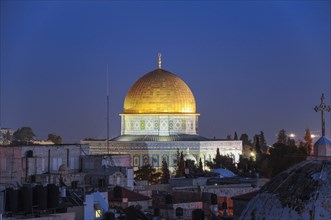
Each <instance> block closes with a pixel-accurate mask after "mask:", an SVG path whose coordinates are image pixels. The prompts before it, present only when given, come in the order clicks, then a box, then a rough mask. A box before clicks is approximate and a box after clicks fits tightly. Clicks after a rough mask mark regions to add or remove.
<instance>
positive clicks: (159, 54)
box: [158, 52, 162, 69]
mask: <svg viewBox="0 0 331 220" xmlns="http://www.w3.org/2000/svg"><path fill="white" fill-rule="evenodd" d="M161 56H162V55H161V53H160V52H159V53H158V64H159V69H161V64H162V60H161Z"/></svg>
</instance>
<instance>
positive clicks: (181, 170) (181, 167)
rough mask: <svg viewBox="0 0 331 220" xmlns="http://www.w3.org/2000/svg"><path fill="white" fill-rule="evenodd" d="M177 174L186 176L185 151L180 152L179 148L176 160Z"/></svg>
mask: <svg viewBox="0 0 331 220" xmlns="http://www.w3.org/2000/svg"><path fill="white" fill-rule="evenodd" d="M175 169H176V176H177V177H178V176H184V175H185V162H184V155H183V151H181V152H180V153H179V149H177V160H176V168H175Z"/></svg>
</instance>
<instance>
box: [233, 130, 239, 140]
mask: <svg viewBox="0 0 331 220" xmlns="http://www.w3.org/2000/svg"><path fill="white" fill-rule="evenodd" d="M233 140H238V135H237V132H236V131H235V132H234V136H233Z"/></svg>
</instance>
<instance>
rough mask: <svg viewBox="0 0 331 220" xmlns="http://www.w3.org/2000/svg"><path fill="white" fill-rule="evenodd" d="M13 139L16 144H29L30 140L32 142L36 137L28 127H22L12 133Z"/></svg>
mask: <svg viewBox="0 0 331 220" xmlns="http://www.w3.org/2000/svg"><path fill="white" fill-rule="evenodd" d="M13 137H14V141H16V142H18V143H22V144H29V143H30V142H31V141H32V140H34V138H35V137H36V135H35V134H34V133H33V131H32V129H31V128H30V127H22V128H19V129H17V130H16V131H15V132H14V134H13Z"/></svg>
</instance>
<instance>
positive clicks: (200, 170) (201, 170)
mask: <svg viewBox="0 0 331 220" xmlns="http://www.w3.org/2000/svg"><path fill="white" fill-rule="evenodd" d="M198 172H199V173H203V164H202V160H201V158H200V159H199V166H198Z"/></svg>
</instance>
